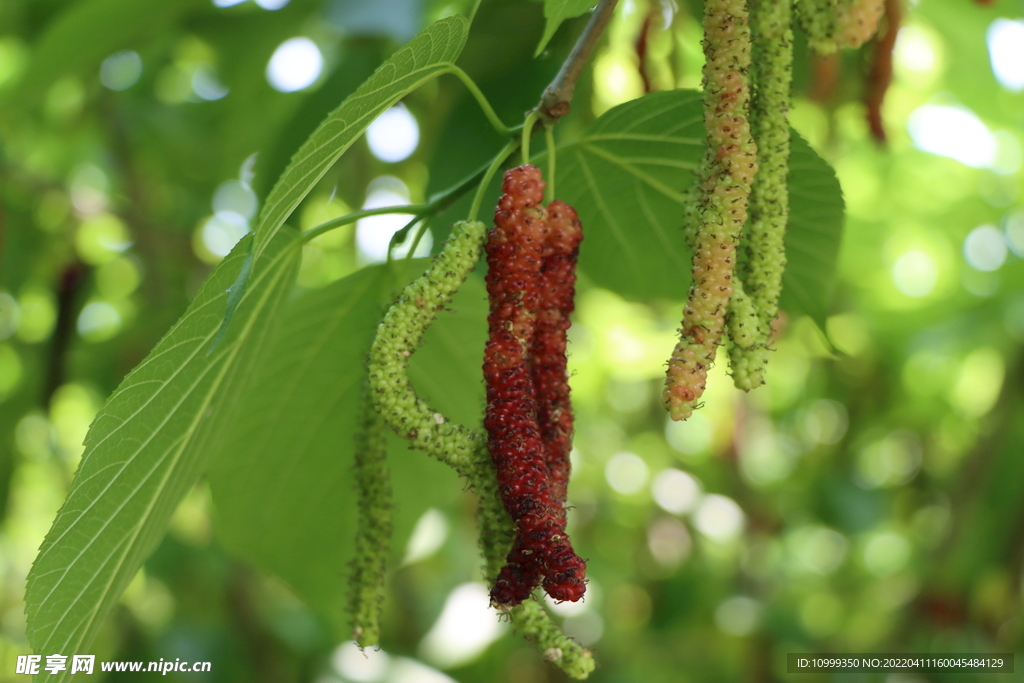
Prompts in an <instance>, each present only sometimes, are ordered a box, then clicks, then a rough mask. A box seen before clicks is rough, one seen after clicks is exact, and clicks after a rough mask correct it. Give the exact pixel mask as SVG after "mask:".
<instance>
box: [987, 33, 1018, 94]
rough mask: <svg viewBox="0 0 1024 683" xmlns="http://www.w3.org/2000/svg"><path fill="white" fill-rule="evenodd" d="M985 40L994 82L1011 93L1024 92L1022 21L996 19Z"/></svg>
mask: <svg viewBox="0 0 1024 683" xmlns="http://www.w3.org/2000/svg"><path fill="white" fill-rule="evenodd" d="M986 38H987V42H988V55H989V60H990V61H991V63H992V73H994V74H995V76H996V80H998V81H999V83H1000V85H1002V86H1003V87H1004V88H1006V89H1007V90H1009V91H1011V92H1019V91H1021V90H1024V21H1020V20H1013V19H996V20H995V21H993V22H992V23H991V24H990V25H989V27H988V32H987V34H986Z"/></svg>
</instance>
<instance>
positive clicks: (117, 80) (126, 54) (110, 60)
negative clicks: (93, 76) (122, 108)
mask: <svg viewBox="0 0 1024 683" xmlns="http://www.w3.org/2000/svg"><path fill="white" fill-rule="evenodd" d="M140 76H142V57H139V53H138V52H135V51H134V50H122V51H121V52H115V53H114V54H112V55H110V56H109V57H107V58H106V59H104V60H103V63H102V64H100V82H101V83H103V85H105V86H106V87H108V88H110V89H111V90H127V89H128V88H130V87H132V86H133V85H135V84H136V83H138V81H139V77H140Z"/></svg>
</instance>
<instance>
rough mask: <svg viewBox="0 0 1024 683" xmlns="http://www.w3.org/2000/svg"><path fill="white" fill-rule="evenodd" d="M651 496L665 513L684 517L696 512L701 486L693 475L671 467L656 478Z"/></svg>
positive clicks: (652, 484)
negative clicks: (693, 511)
mask: <svg viewBox="0 0 1024 683" xmlns="http://www.w3.org/2000/svg"><path fill="white" fill-rule="evenodd" d="M651 495H652V496H653V497H654V502H655V503H657V504H658V507H660V508H661V509H662V510H664V511H665V512H671V513H672V514H674V515H684V514H686V513H688V512H691V511H692V510H694V508H696V507H697V504H698V503H699V502H700V496H701V486H700V482H698V481H697V479H696V478H695V477H694V476H693V475H690V474H687V473H686V472H683V471H682V470H677V469H675V468H672V467H670V468H668V469H664V470H662V471H661V472H658V474H657V476H655V477H654V481H653V482H652V483H651Z"/></svg>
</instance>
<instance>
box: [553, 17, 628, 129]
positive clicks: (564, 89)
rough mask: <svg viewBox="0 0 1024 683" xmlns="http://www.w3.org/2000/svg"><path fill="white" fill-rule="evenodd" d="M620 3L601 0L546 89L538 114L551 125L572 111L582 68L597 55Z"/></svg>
mask: <svg viewBox="0 0 1024 683" xmlns="http://www.w3.org/2000/svg"><path fill="white" fill-rule="evenodd" d="M617 2H618V0H600V2H598V3H597V7H596V8H595V9H594V13H593V14H591V15H590V21H588V22H587V26H586V28H584V29H583V33H581V34H580V37H579V39H578V40H577V41H576V46H575V47H573V49H572V52H570V53H569V57H568V58H567V59H566V60H565V63H564V64H562V68H561V69H559V71H558V75H556V76H555V78H554V80H553V81H551V85H549V86H548V87H547V88H545V89H544V94H543V95H542V96H541V98H540V104H538V105H537V109H536V111H538V112H540V113H541V115H542V116H544V118H545V119H546V121H547V123H548V124H549V125H550V124H552V123H555V122H556V121H558V119H560V118H562V117H563V116H565V115H566V114H568V113H569V110H570V109H571V107H572V94H573V91H574V90H576V81H577V80H578V79H579V77H580V74H581V73H582V72H583V67H584V66H586V65H587V62H588V61H589V60H590V53H591V52H593V51H594V46H595V45H596V44H597V40H598V39H599V38H600V37H601V33H602V32H603V31H604V28H605V26H607V25H608V22H609V21H611V18H612V14H613V13H614V11H615V4H616V3H617Z"/></svg>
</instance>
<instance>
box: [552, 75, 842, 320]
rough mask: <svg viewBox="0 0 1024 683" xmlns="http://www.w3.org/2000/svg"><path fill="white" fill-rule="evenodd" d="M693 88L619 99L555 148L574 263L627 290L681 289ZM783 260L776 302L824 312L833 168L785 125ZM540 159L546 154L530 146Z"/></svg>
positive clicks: (829, 277) (658, 292)
mask: <svg viewBox="0 0 1024 683" xmlns="http://www.w3.org/2000/svg"><path fill="white" fill-rule="evenodd" d="M703 145H704V124H703V111H702V104H701V95H700V93H697V92H694V91H686V90H675V91H670V92H662V93H653V94H651V95H646V96H644V97H641V98H639V99H636V100H633V101H631V102H627V103H625V104H621V105H619V106H617V107H615V108H613V109H611V110H609V111H608V112H606V113H605V114H604V115H603V116H601V117H600V118H599V119H598V120H596V121H595V122H594V123H593V124H591V125H590V126H588V127H587V128H586V129H585V130H584V131H583V133H582V134H581V135H580V137H579V138H578V139H576V140H574V141H572V142H570V143H568V144H567V145H565V146H563V147H560V148H559V153H558V164H557V183H556V191H557V193H558V197H559V198H561V199H563V200H565V201H567V202H569V203H570V204H572V205H573V206H574V207H575V208H576V210H577V211H578V212H579V214H580V218H581V220H582V221H583V226H584V230H585V234H586V238H585V240H584V242H583V247H582V249H581V250H580V268H581V269H582V270H583V271H585V272H586V273H587V275H588V276H590V278H592V279H593V281H594V282H595V283H597V284H598V285H600V286H602V287H607V288H608V289H611V290H614V291H616V292H618V293H619V294H621V295H623V296H625V297H628V298H632V299H651V298H669V299H682V298H685V296H686V293H687V290H688V288H689V286H690V254H689V251H688V249H687V248H686V240H685V239H684V235H683V230H682V216H683V206H684V202H685V197H684V195H683V191H684V190H685V189H686V188H687V187H688V186H689V185H690V183H692V181H693V174H692V172H693V169H694V168H696V166H697V164H698V163H699V161H700V159H701V155H702V154H703ZM792 147H793V152H792V166H791V169H790V175H789V190H790V204H791V207H790V211H791V218H790V228H789V232H788V233H787V235H786V251H787V256H788V259H789V266H788V268H787V272H786V277H785V280H784V289H783V305H784V306H786V307H787V308H789V310H791V311H792V312H798V313H807V314H810V315H812V316H814V317H815V319H817V320H819V321H822V320H823V318H824V315H825V313H826V311H827V308H828V303H829V299H830V296H831V291H832V282H833V280H834V276H835V271H836V259H837V256H838V252H839V242H840V237H841V233H842V226H843V199H842V193H841V191H840V189H839V182H838V181H837V180H836V177H835V173H834V172H833V171H832V169H831V168H830V167H829V165H828V164H827V163H825V161H823V160H822V159H821V158H820V157H819V156H818V155H817V154H815V153H814V151H813V150H811V149H810V148H809V147H808V146H807V143H805V142H804V141H803V140H802V139H801V138H800V137H799V136H798V135H797V134H796V133H795V132H794V133H793V145H792ZM538 156H539V160H538V163H540V164H541V165H543V164H544V163H546V160H544V155H543V154H541V155H538Z"/></svg>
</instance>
